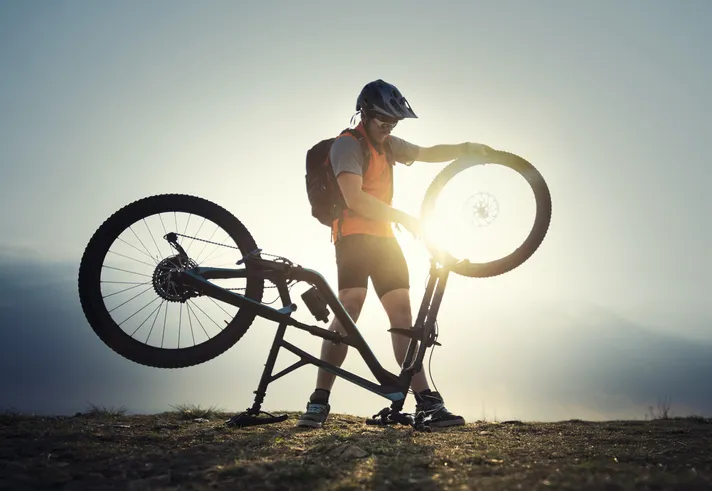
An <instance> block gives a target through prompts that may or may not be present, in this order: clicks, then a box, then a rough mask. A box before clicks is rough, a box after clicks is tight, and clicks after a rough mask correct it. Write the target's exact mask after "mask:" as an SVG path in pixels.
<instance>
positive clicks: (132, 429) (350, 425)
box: [0, 411, 712, 491]
mask: <svg viewBox="0 0 712 491" xmlns="http://www.w3.org/2000/svg"><path fill="white" fill-rule="evenodd" d="M270 412H272V411H270ZM279 414H283V413H279ZM289 415H290V419H288V420H287V421H284V422H280V423H276V424H273V425H265V426H253V427H247V428H235V427H228V426H226V425H225V424H224V422H225V420H226V419H227V418H228V417H229V416H231V414H227V415H226V414H214V415H211V418H210V419H204V418H200V419H198V418H194V417H190V416H188V417H186V415H185V414H181V413H177V412H172V413H163V414H158V415H113V416H112V415H92V414H78V415H76V416H73V417H40V416H25V415H19V414H4V415H0V490H13V491H17V490H25V489H28V490H34V489H36V490H39V489H42V490H48V489H65V490H80V489H81V490H84V489H87V490H115V489H116V490H118V489H122V490H130V491H135V490H149V489H150V490H216V489H217V490H219V489H226V490H227V489H230V490H236V489H250V490H263V489H265V490H266V489H275V490H276V489H280V490H281V489H285V490H287V489H289V490H300V489H304V490H312V491H315V490H321V489H338V490H345V489H397V488H401V487H402V488H406V489H423V490H438V489H443V490H445V489H478V490H479V489H481V490H495V489H524V490H537V489H571V490H593V489H602V490H623V489H636V490H645V489H650V490H653V489H654V490H663V489H684V490H693V489H694V490H702V489H712V420H709V419H703V418H684V419H665V420H652V421H611V422H585V421H567V422H559V423H535V422H524V423H522V422H518V421H512V422H502V423H488V422H480V423H469V424H467V425H466V426H464V427H457V428H451V429H445V430H439V431H434V432H431V433H428V432H419V431H415V430H414V429H413V428H411V427H408V426H402V425H397V426H387V427H374V426H368V425H365V424H364V422H363V418H358V417H353V416H348V415H340V414H332V415H331V416H330V419H329V423H330V424H329V425H328V427H324V428H323V429H321V430H307V429H301V428H296V427H295V425H294V423H295V421H296V418H297V417H298V414H297V413H289Z"/></svg>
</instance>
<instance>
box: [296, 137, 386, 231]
mask: <svg viewBox="0 0 712 491" xmlns="http://www.w3.org/2000/svg"><path fill="white" fill-rule="evenodd" d="M347 132H348V133H350V134H352V135H353V136H354V137H355V138H356V139H357V140H358V141H359V143H360V144H361V149H362V150H363V162H364V166H363V174H364V175H365V174H366V169H367V168H368V163H369V160H370V157H371V154H370V151H369V148H368V143H367V142H366V140H365V139H364V137H363V135H362V134H361V133H359V132H358V131H356V130H355V129H351V128H347V129H345V130H343V131H342V132H341V133H340V134H339V136H341V135H343V134H344V133H347ZM336 138H337V137H333V138H327V139H326V140H322V141H320V142H319V143H317V144H316V145H314V146H313V147H312V148H310V149H309V150H308V151H307V158H306V164H307V165H306V168H307V173H306V177H305V180H306V188H307V198H308V199H309V204H310V205H311V213H312V216H313V217H314V218H316V219H317V220H319V222H320V223H322V224H324V225H326V226H327V227H329V228H331V226H332V224H333V222H334V220H335V219H337V218H340V217H341V216H342V213H343V211H344V210H345V209H347V206H346V201H345V200H344V196H343V195H342V194H341V189H340V188H339V183H338V182H337V181H336V176H335V175H334V169H333V167H332V166H331V160H330V159H329V150H330V149H331V145H332V144H333V143H334V140H336ZM386 151H387V153H388V154H389V162H391V164H393V162H392V158H391V156H390V154H391V152H390V145H386ZM391 184H392V179H391Z"/></svg>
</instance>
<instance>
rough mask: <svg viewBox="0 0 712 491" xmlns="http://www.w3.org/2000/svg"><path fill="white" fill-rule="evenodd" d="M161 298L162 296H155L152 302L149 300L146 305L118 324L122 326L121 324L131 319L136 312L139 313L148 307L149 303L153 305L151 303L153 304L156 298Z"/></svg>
mask: <svg viewBox="0 0 712 491" xmlns="http://www.w3.org/2000/svg"><path fill="white" fill-rule="evenodd" d="M160 298H161V297H156V298H154V299H153V300H151V301H150V302H148V303H147V304H146V305H144V306H143V307H141V308H140V309H138V310H137V311H136V312H134V313H133V314H131V315H130V316H128V317H127V318H126V319H124V320H123V321H121V322H119V323H118V325H119V326H121V324H123V323H124V322H126V321H127V320H129V319H130V318H131V317H133V316H134V315H136V314H138V313H139V312H141V311H142V310H143V309H145V308H146V307H148V306H149V305H151V304H152V303H153V302H155V301H156V300H160Z"/></svg>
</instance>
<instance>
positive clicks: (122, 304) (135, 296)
mask: <svg viewBox="0 0 712 491" xmlns="http://www.w3.org/2000/svg"><path fill="white" fill-rule="evenodd" d="M151 288H152V287H150V286H149V287H148V288H146V289H145V290H144V291H142V292H141V293H139V294H138V295H134V296H133V297H131V298H129V299H128V300H126V301H125V302H124V303H121V304H119V305H117V306H116V307H114V308H113V309H111V310H110V311H109V313H112V312H113V311H114V310H116V309H118V308H119V307H122V306H124V305H126V304H127V303H129V302H130V301H131V300H133V299H135V298H137V297H140V296H141V295H143V294H144V293H146V292H147V291H148V290H150V289H151ZM156 298H158V297H156ZM127 320H128V319H124V322H126V321H127ZM121 324H123V322H122V323H121ZM121 324H119V325H121Z"/></svg>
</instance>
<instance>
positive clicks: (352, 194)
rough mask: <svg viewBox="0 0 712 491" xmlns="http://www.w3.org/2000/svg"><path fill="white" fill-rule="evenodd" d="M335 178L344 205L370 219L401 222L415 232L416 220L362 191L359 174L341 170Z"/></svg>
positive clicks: (361, 179) (361, 180) (361, 181)
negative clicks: (344, 202)
mask: <svg viewBox="0 0 712 491" xmlns="http://www.w3.org/2000/svg"><path fill="white" fill-rule="evenodd" d="M336 180H337V182H338V183H339V187H340V188H341V193H342V194H343V196H344V201H346V206H348V207H349V208H350V209H351V210H353V211H355V212H356V213H358V214H359V215H363V216H365V217H366V218H370V219H372V220H383V221H388V222H395V223H400V224H403V225H404V226H405V227H406V228H407V229H408V230H410V231H411V232H413V233H415V232H416V230H417V227H418V224H417V220H416V219H415V218H413V217H411V216H410V215H408V214H407V213H405V212H403V211H400V210H397V209H395V208H393V207H392V206H389V205H387V204H386V203H384V202H383V201H381V200H379V199H378V198H376V197H374V196H371V195H370V194H368V193H366V192H364V191H363V190H362V189H361V186H362V184H363V178H362V177H361V176H360V175H358V174H354V173H353V172H341V173H339V176H338V177H337V178H336Z"/></svg>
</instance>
